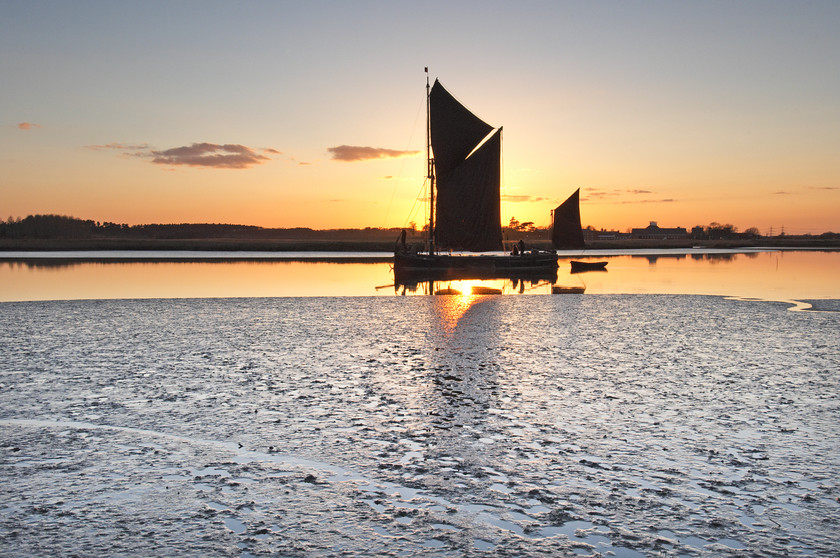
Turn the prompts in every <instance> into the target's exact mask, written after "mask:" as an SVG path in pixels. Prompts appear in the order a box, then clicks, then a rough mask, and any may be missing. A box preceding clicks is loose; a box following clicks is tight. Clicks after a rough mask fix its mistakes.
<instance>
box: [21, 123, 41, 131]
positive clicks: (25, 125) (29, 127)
mask: <svg viewBox="0 0 840 558" xmlns="http://www.w3.org/2000/svg"><path fill="white" fill-rule="evenodd" d="M40 127H41V125H40V124H34V123H32V122H21V123H19V124H18V125H17V129H18V130H32V129H34V128H40Z"/></svg>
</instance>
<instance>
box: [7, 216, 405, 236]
mask: <svg viewBox="0 0 840 558" xmlns="http://www.w3.org/2000/svg"><path fill="white" fill-rule="evenodd" d="M401 231H402V229H399V228H390V229H385V228H370V227H368V228H364V229H330V230H315V229H310V228H305V227H298V228H291V229H279V228H278V229H272V228H263V227H256V226H251V225H225V224H213V223H197V224H196V223H182V224H172V225H156V224H153V225H126V224H119V223H110V222H105V223H100V222H99V221H92V220H90V219H77V218H75V217H67V216H64V215H30V216H28V217H25V218H23V219H13V218H9V219H8V220H6V221H0V238H20V239H24V238H31V239H97V238H101V239H104V238H113V239H154V240H193V239H222V238H224V239H242V240H269V239H273V240H277V239H288V240H300V239H306V240H335V239H342V240H376V241H394V240H395V239H396V238H397V237H398V236H399V235H400V232H401ZM407 233H408V234H407V236H408V238H409V239H412V240H414V239H415V238H419V236H420V235H421V234H422V233H421V232H418V231H413V230H411V229H408V230H407Z"/></svg>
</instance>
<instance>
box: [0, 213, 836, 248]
mask: <svg viewBox="0 0 840 558" xmlns="http://www.w3.org/2000/svg"><path fill="white" fill-rule="evenodd" d="M402 230H403V229H402V228H372V227H367V228H364V229H325V230H317V229H310V228H306V227H296V228H290V229H283V228H264V227H257V226H252V225H225V224H215V223H181V224H170V225H159V224H152V225H126V224H119V223H111V222H104V223H100V222H99V221H93V220H90V219H78V218H76V217H67V216H64V215H30V216H28V217H25V218H23V219H20V218H18V219H15V218H12V217H9V218H8V219H7V220H6V221H0V239H9V240H10V241H14V240H18V239H19V240H20V241H30V240H31V241H35V240H46V241H49V240H71V241H82V240H92V241H100V240H109V241H110V240H116V241H137V242H141V241H187V240H190V241H191V240H222V239H224V240H229V241H282V242H286V241H307V242H331V241H343V242H366V243H369V242H376V243H386V242H391V243H393V242H395V241H396V240H397V238H399V236H400V233H401V232H402ZM405 231H406V240H407V241H408V242H419V241H422V240H423V238H424V237H425V229H423V230H417V229H414V228H406V229H405ZM606 233H609V234H606ZM684 233H686V234H685V236H686V237H687V239H688V240H704V241H716V240H731V241H756V240H759V239H760V238H761V237H762V235H761V234H760V233H759V231H758V229H757V228H755V227H750V228H748V229H747V230H746V231H743V232H738V229H737V227H735V226H733V225H729V224H725V225H721V224H719V223H711V224H710V225H708V226H705V227H704V226H699V225H698V226H695V227H693V228H692V229H691V230H690V231H685V230H684ZM502 235H503V238H504V240H505V241H517V240H519V239H523V240H525V241H526V242H528V241H530V242H535V243H539V242H547V241H548V239H549V238H550V231H549V229H548V228H540V227H535V226H534V225H533V223H530V222H528V223H519V222H518V221H516V220H515V219H511V223H510V226H507V227H503V228H502ZM584 235H585V236H586V237H587V242H590V241H594V240H597V239H598V238H599V235H600V236H601V237H604V236H610V237H612V238H613V239H616V240H628V239H633V238H634V237H633V235H631V233H630V232H626V233H622V232H619V231H605V230H601V231H596V230H595V229H594V228H592V227H586V229H584ZM764 238H765V239H766V238H767V237H764ZM774 238H775V239H781V238H790V239H793V238H798V239H803V240H809V239H812V240H815V241H817V240H818V241H823V242H825V241H831V242H836V241H838V240H840V234H838V233H833V232H826V233H823V234H820V235H796V236H794V235H785V234H784V233H782V234H781V235H779V236H776V237H774Z"/></svg>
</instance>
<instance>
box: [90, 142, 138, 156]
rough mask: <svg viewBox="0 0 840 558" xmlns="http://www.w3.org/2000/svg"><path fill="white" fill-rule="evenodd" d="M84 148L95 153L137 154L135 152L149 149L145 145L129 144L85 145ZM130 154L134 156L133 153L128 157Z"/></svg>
mask: <svg viewBox="0 0 840 558" xmlns="http://www.w3.org/2000/svg"><path fill="white" fill-rule="evenodd" d="M85 147H86V148H88V149H93V150H95V151H100V150H102V149H115V150H118V151H133V152H137V151H143V150H144V149H149V145H148V144H145V143H142V144H138V145H131V144H128V143H105V144H101V145H86V146H85ZM132 154H134V153H129V155H132Z"/></svg>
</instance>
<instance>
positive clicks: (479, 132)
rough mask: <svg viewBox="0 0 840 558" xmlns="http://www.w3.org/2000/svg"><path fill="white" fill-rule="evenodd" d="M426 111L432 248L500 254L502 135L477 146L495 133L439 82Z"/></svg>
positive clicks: (435, 85)
mask: <svg viewBox="0 0 840 558" xmlns="http://www.w3.org/2000/svg"><path fill="white" fill-rule="evenodd" d="M429 111H430V127H431V130H430V131H431V143H432V151H433V153H434V161H435V178H436V181H437V204H436V210H435V214H436V220H437V223H436V227H435V243H436V244H437V246H438V247H439V248H443V249H453V250H471V251H475V252H482V251H490V250H501V249H502V227H501V202H500V198H499V185H500V177H501V172H500V159H501V129H499V130H497V131H496V132H495V133H494V134H493V135H492V136H491V137H490V138H488V139H487V141H485V142H484V144H481V142H482V140H484V138H485V137H487V134H489V133H490V132H491V131H493V127H492V126H490V125H489V124H487V123H486V122H484V121H483V120H481V119H480V118H478V117H477V116H475V115H474V114H473V113H471V112H470V111H469V110H468V109H467V108H466V107H464V105H462V104H461V103H459V102H458V101H457V100H456V99H455V98H454V97H453V96H452V95H450V94H449V92H448V91H447V90H446V89H444V88H443V86H442V85H441V84H440V82H439V81H437V80H436V81H435V84H434V86H433V87H432V90H431V92H430V94H429ZM480 144H481V147H480V148H478V149H476V147H478V146H479V145H480Z"/></svg>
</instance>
